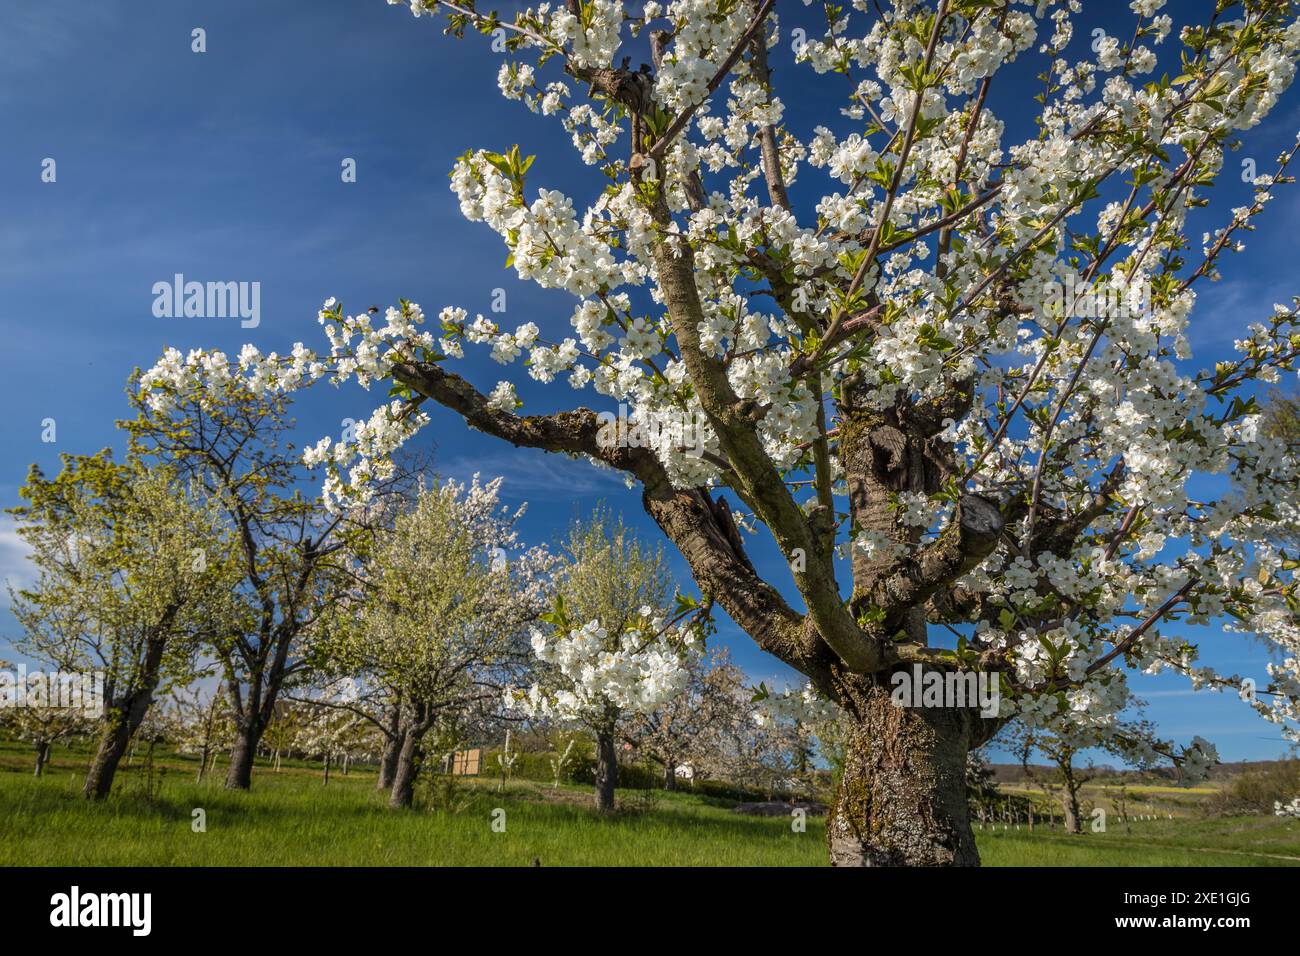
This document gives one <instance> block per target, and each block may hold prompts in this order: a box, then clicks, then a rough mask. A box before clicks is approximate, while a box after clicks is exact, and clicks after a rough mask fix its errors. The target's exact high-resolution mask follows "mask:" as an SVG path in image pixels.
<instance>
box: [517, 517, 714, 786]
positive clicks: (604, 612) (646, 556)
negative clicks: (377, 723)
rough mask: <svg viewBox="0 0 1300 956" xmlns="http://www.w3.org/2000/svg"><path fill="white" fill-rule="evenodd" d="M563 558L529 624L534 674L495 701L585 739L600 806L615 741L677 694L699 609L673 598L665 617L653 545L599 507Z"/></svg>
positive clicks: (612, 772)
mask: <svg viewBox="0 0 1300 956" xmlns="http://www.w3.org/2000/svg"><path fill="white" fill-rule="evenodd" d="M564 558H565V561H566V563H565V566H564V567H563V568H561V569H560V570H559V571H558V576H559V578H560V581H559V584H558V591H559V594H558V597H557V599H556V606H555V609H554V610H552V611H550V612H548V613H547V614H544V615H543V616H542V620H543V621H544V622H545V624H546V625H547V626H546V627H534V628H533V629H532V635H531V636H532V649H533V653H534V654H535V655H536V656H537V659H538V661H540V662H541V667H540V670H541V674H540V675H539V677H538V679H537V680H535V681H534V682H533V683H532V685H531V686H530V687H529V688H527V689H526V690H524V689H517V688H513V687H512V688H507V689H506V693H505V704H506V706H507V707H509V708H511V709H516V710H519V711H520V712H522V713H523V714H525V715H526V716H528V717H530V718H545V719H549V720H553V721H556V722H558V723H560V724H562V725H563V724H567V725H576V726H580V727H584V728H586V729H587V730H589V731H590V732H591V733H592V734H593V735H594V736H595V738H596V808H597V809H598V810H601V811H602V812H604V811H610V810H613V809H614V791H615V788H616V786H617V783H618V745H619V742H620V740H622V739H623V738H625V737H627V736H628V735H629V734H630V733H631V732H632V725H633V723H634V722H635V720H636V718H637V717H639V716H641V717H643V716H646V715H649V714H653V713H654V712H655V711H658V710H660V709H661V708H663V707H664V706H665V705H667V704H668V703H669V702H671V701H672V700H673V698H675V697H677V696H678V695H680V694H681V693H682V692H683V691H685V690H686V688H687V685H688V683H689V668H688V661H689V659H690V657H691V656H693V655H696V654H699V653H700V652H701V651H702V650H703V641H702V640H701V639H700V628H699V626H698V623H697V621H696V620H695V619H697V618H699V617H700V616H701V615H703V614H704V613H707V608H703V607H698V606H696V604H695V603H694V602H692V601H690V600H688V599H685V598H682V599H680V600H679V605H680V606H679V610H678V613H677V614H676V615H675V616H672V617H671V619H670V614H669V611H668V609H667V608H668V603H669V597H670V585H671V579H670V577H669V575H668V571H667V568H666V567H665V564H664V557H663V553H662V549H660V550H651V549H650V548H648V547H646V546H645V545H644V544H642V543H641V542H640V541H638V540H636V538H635V537H634V536H633V535H632V533H631V532H630V531H629V530H628V529H627V528H626V527H625V526H624V525H623V524H622V523H621V522H614V521H612V520H611V519H610V516H609V515H608V514H607V513H606V512H604V511H603V510H602V511H599V512H597V514H596V515H595V516H594V517H593V519H592V520H591V521H590V522H588V523H586V524H577V525H575V526H574V527H573V528H572V529H571V531H570V534H569V539H568V542H567V547H566V549H565V554H564Z"/></svg>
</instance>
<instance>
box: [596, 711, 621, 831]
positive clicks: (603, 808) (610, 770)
mask: <svg viewBox="0 0 1300 956" xmlns="http://www.w3.org/2000/svg"><path fill="white" fill-rule="evenodd" d="M617 786H618V744H617V742H616V741H615V739H614V734H613V732H612V731H601V732H600V733H598V734H597V735H596V809H597V810H599V811H600V812H601V813H609V812H611V811H612V810H613V809H614V788H615V787H617Z"/></svg>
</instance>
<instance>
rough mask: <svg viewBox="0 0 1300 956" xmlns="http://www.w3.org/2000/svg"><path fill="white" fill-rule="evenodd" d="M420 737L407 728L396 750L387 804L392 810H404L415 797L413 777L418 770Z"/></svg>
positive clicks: (416, 774)
mask: <svg viewBox="0 0 1300 956" xmlns="http://www.w3.org/2000/svg"><path fill="white" fill-rule="evenodd" d="M421 755H422V754H421V747H420V737H419V736H418V735H417V734H416V733H415V732H414V730H411V729H408V730H407V731H406V733H404V734H403V735H402V745H401V746H400V747H399V748H398V750H397V760H396V762H395V764H394V766H393V792H392V793H391V794H390V795H389V798H388V805H389V806H390V807H391V808H392V809H394V810H404V809H406V808H407V807H409V806H410V805H411V802H412V801H413V800H414V799H415V779H416V777H417V776H418V775H419V772H420V758H421Z"/></svg>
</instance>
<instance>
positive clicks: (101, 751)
mask: <svg viewBox="0 0 1300 956" xmlns="http://www.w3.org/2000/svg"><path fill="white" fill-rule="evenodd" d="M132 733H134V728H133V727H132V726H131V721H130V719H129V718H128V717H127V716H125V715H123V716H121V717H119V718H116V719H114V720H112V722H111V723H109V725H108V726H107V727H106V728H105V730H104V734H103V736H102V737H100V738H99V747H98V748H96V750H95V756H94V758H93V759H92V760H91V762H90V770H88V771H87V772H86V783H85V785H84V786H83V787H82V788H81V794H82V796H84V797H89V798H90V799H91V800H103V799H104V798H105V797H107V796H108V794H109V791H111V790H112V789H113V777H114V776H115V775H116V774H117V766H118V764H120V763H121V762H122V758H123V757H125V756H126V752H127V748H128V747H129V746H130V744H131V735H132Z"/></svg>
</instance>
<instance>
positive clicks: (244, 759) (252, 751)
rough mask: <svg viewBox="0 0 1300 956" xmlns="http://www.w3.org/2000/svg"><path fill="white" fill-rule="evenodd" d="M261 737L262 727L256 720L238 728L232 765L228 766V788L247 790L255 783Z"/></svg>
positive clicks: (231, 751)
mask: <svg viewBox="0 0 1300 956" xmlns="http://www.w3.org/2000/svg"><path fill="white" fill-rule="evenodd" d="M261 738H262V727H261V725H260V724H259V723H258V722H257V721H256V720H253V719H249V720H248V721H247V722H246V723H245V724H244V726H242V727H240V728H239V729H238V732H237V733H236V735H235V744H234V746H233V747H231V748H230V766H229V767H227V768H226V789H227V790H247V789H248V788H249V787H251V786H252V785H253V760H254V758H255V757H256V756H257V744H258V741H260V740H261Z"/></svg>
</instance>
